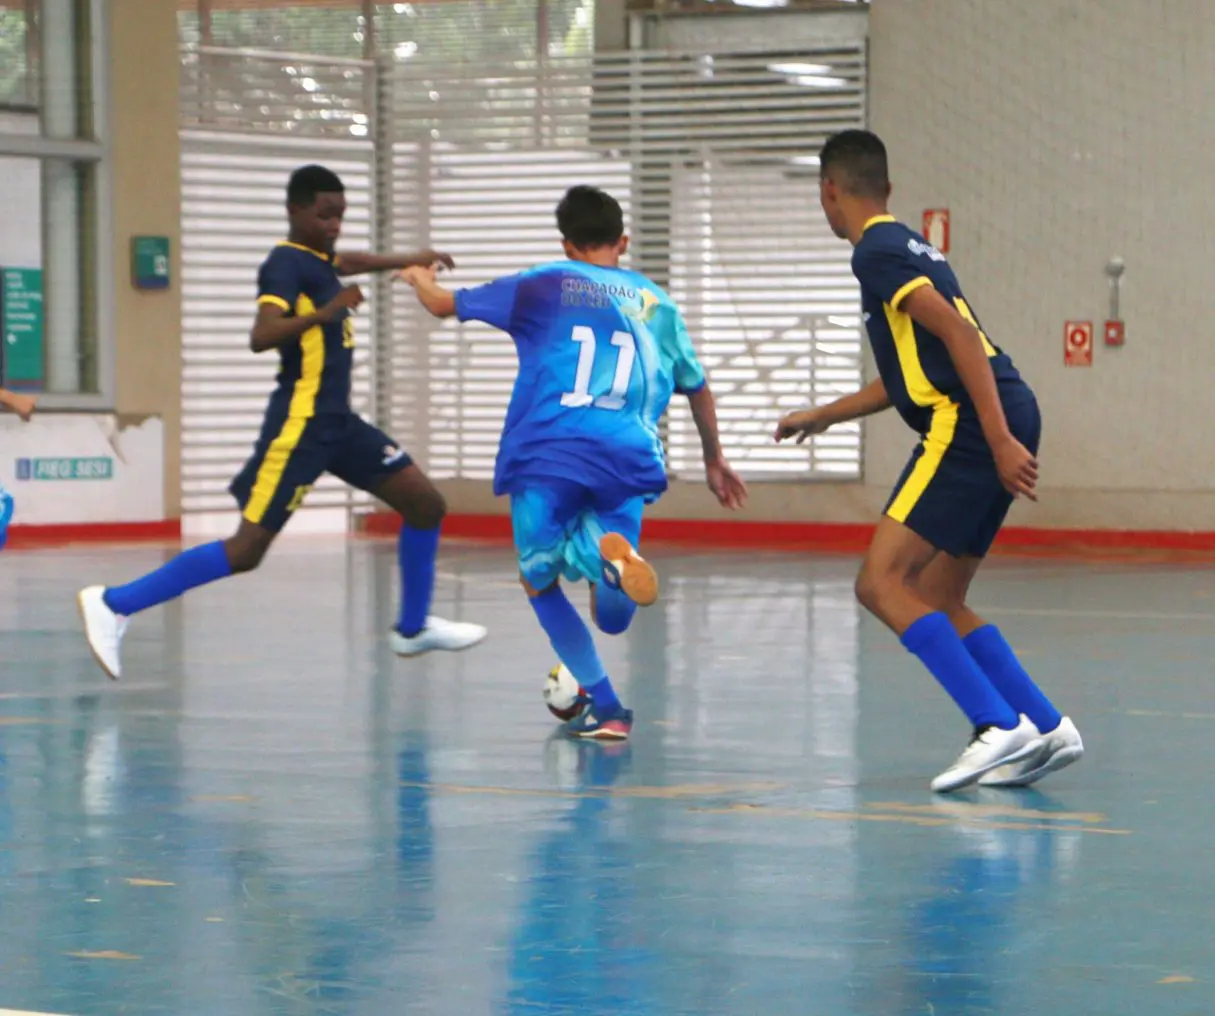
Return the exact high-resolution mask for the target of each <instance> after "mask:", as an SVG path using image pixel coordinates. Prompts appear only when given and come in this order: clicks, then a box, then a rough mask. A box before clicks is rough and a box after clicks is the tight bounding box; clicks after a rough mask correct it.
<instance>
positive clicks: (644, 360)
mask: <svg viewBox="0 0 1215 1016" xmlns="http://www.w3.org/2000/svg"><path fill="white" fill-rule="evenodd" d="M456 312H457V314H458V315H459V318H460V320H461V321H482V322H484V323H485V324H488V325H492V326H493V327H495V328H499V329H501V330H503V331H505V332H509V333H510V336H511V337H512V338H513V339H514V340H515V348H516V349H517V351H518V354H519V375H518V378H517V379H516V381H515V389H514V393H513V394H512V396H511V401H510V408H509V410H508V411H507V414H506V424H505V426H504V428H503V433H502V442H501V445H500V448H499V451H498V461H497V467H496V470H495V474H494V490H495V492H496V493H498V494H509V493H515V492H516V491H517V490H519V489H522V487H524V486H526V485H527V483H528V481H534V480H536V479H542V478H545V477H548V478H556V479H562V480H569V481H572V482H574V483H579V484H582V485H583V486H585V487H587V488H589V489H591V490H593V491H595V492H596V493H597V495H599V496H600V497H601V498H602V499H603V500H604V503H619V502H621V501H624V500H625V499H627V498H630V497H637V496H641V497H647V498H653V497H656V496H658V495H659V494H661V493H662V492H663V491H664V490H666V486H667V478H666V465H665V460H664V456H663V449H662V440H661V438H660V437H659V433H658V421H659V419H660V418H661V417H662V415H663V413H665V412H666V409H667V404H668V403H669V402H670V400H671V396H672V394H673V393H675V392H681V393H683V394H692V393H693V392H696V391H699V390H700V389H701V388H703V387H704V384H705V375H704V370H703V369H702V368H701V365H700V361H699V360H698V359H697V358H696V352H695V350H694V349H693V348H692V342H691V339H690V338H689V337H688V331H687V328H686V326H685V325H684V321H683V317H682V316H681V315H680V313H679V309H678V308H677V307H676V306H675V304H674V303H673V302H672V301H671V298H670V297H669V296H668V295H667V294H666V293H664V292H663V291H662V290H661V289H660V288H659V287H658V286H656V285H655V284H654V283H653V282H651V281H650V280H649V279H647V278H646V277H645V276H643V275H639V274H637V273H636V272H632V271H628V270H626V269H623V268H605V267H597V266H595V265H589V264H583V263H581V262H577V261H561V262H555V263H552V264H546V265H540V266H538V267H536V268H532V269H529V270H528V271H526V272H523V273H521V274H519V275H513V276H510V277H508V278H504V279H498V280H497V281H495V282H491V283H489V284H488V285H484V286H478V287H476V288H474V289H463V290H460V291H459V292H457V293H456Z"/></svg>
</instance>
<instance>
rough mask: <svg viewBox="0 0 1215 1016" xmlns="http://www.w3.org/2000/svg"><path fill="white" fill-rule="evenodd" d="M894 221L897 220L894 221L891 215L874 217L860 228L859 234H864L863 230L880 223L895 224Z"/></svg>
mask: <svg viewBox="0 0 1215 1016" xmlns="http://www.w3.org/2000/svg"><path fill="white" fill-rule="evenodd" d="M896 221H897V220H896V219H895V217H894V216H893V215H889V214H883V215H875V216H874V217H873V218H872V219H870V220H869V221H868V222H866V223H865V225H864V226H862V227H861V232H862V233H863V232H865V230H867V229H868V228H869V227H870V226H876V225H877V224H878V223H880V222H896Z"/></svg>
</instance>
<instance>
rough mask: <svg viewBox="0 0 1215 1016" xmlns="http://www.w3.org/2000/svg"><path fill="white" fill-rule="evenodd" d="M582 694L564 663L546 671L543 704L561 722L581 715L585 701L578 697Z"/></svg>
mask: <svg viewBox="0 0 1215 1016" xmlns="http://www.w3.org/2000/svg"><path fill="white" fill-rule="evenodd" d="M584 694H585V692H583V690H582V689H581V688H580V687H579V686H578V682H577V680H576V679H575V678H574V675H573V674H571V673H570V672H569V670H568V669H567V668H566V666H565V664H564V663H558V664H557V666H555V667H554V668H553V669H552V670H550V671H549V672H548V677H547V678H546V679H545V681H544V704H545V705H546V706H548V711H549V712H550V713H552V714H553V715H554V716H555V717H557V719H559V720H560V721H561V722H562V723H568V722H569V721H570V720H573V719H577V718H578V717H579V716H580V715H582V710H583V709H584V708H585V703H584V702H582V701H580V698H581V696H582V695H584Z"/></svg>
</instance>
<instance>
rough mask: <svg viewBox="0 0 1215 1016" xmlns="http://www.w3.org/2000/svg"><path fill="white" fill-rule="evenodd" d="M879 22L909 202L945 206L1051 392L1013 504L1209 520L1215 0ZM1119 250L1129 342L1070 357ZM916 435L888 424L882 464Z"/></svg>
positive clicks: (908, 213)
mask: <svg viewBox="0 0 1215 1016" xmlns="http://www.w3.org/2000/svg"><path fill="white" fill-rule="evenodd" d="M870 34H871V50H870V57H871V64H870V83H871V106H870V109H871V121H872V126H873V128H874V129H875V130H876V131H877V132H878V133H880V134H881V135H882V136H883V137H884V138H885V140H886V142H887V144H888V146H889V148H890V153H891V159H892V170H891V172H892V176H893V179H894V185H895V201H894V210H895V211H896V212H897V213H898V214H899V215H901V216H903V217H905V218H907V219H908V220H910V221H912V222H914V223H918V222H919V219H920V215H921V211H922V209H924V208H928V207H937V206H947V207H949V208H950V210H951V213H952V219H953V245H952V246H953V251H952V253H951V255H950V260H951V261H952V262H953V264H954V267H955V268H956V269H957V271H958V273H959V275H960V276H961V280H962V285H963V288H964V289H965V290H966V293H967V295H968V296H969V297H970V298H971V303H972V304H973V305H974V306H975V308H976V312H977V313H978V315H979V316H980V318H981V319H982V321H983V323H984V325H985V327H986V329H987V331H988V332H989V333H990V334H991V335H992V337H993V339H994V340H995V341H996V342H998V343H1001V344H1003V345H1004V346H1005V347H1006V348H1007V349H1008V351H1009V352H1010V353H1011V354H1012V355H1013V357H1014V359H1015V360H1016V361H1017V363H1018V364H1019V365H1020V367H1021V368H1022V371H1023V372H1024V373H1025V374H1026V375H1027V377H1028V378H1029V380H1030V382H1031V383H1032V384H1033V385H1034V387H1035V388H1036V389H1037V391H1038V393H1039V396H1040V399H1041V402H1042V405H1043V412H1044V419H1045V435H1044V441H1045V445H1044V450H1043V456H1042V460H1043V485H1044V488H1045V490H1044V496H1043V499H1042V502H1041V504H1040V505H1038V506H1036V507H1033V508H1030V509H1028V510H1025V511H1019V512H1018V513H1017V515H1016V516H1015V518H1016V519H1017V520H1018V521H1020V522H1022V523H1032V524H1035V525H1051V526H1056V525H1058V526H1101V527H1118V528H1158V527H1161V528H1163V527H1168V528H1183V529H1184V528H1197V529H1211V528H1215V448H1213V447H1212V441H1211V436H1210V422H1211V420H1212V415H1213V414H1212V409H1211V405H1210V394H1209V393H1210V385H1211V378H1212V377H1215V336H1213V335H1212V334H1210V332H1211V325H1210V322H1211V320H1212V312H1213V311H1215V295H1213V294H1215V288H1213V287H1212V285H1211V282H1210V272H1211V269H1210V264H1211V253H1212V250H1213V249H1215V248H1213V246H1212V243H1211V229H1212V224H1213V222H1215V207H1213V205H1212V198H1211V194H1210V188H1209V187H1207V186H1206V181H1207V180H1209V179H1210V178H1211V176H1212V173H1215V141H1213V140H1212V139H1213V138H1215V131H1213V130H1212V126H1213V123H1212V114H1211V112H1210V109H1211V98H1212V96H1215V60H1213V59H1212V58H1211V53H1212V52H1213V47H1215V9H1213V7H1212V4H1211V3H1210V0H1029V2H1026V3H1019V4H1013V3H995V2H992V0H880V2H878V3H875V4H874V5H873V9H872V13H871V23H870ZM1113 255H1120V256H1122V257H1124V258H1125V260H1126V274H1125V276H1124V277H1123V301H1122V312H1123V316H1124V317H1125V319H1126V322H1127V345H1126V347H1125V348H1123V349H1120V350H1109V349H1105V348H1103V347H1101V346H1100V345H1099V346H1098V348H1097V350H1096V356H1095V364H1094V366H1093V367H1092V368H1091V369H1080V368H1071V369H1067V368H1064V366H1063V323H1064V321H1065V320H1068V319H1080V320H1091V321H1093V322H1094V323H1095V325H1096V327H1097V328H1098V329H1099V328H1100V327H1101V323H1102V322H1103V321H1104V319H1105V317H1106V309H1107V292H1108V290H1107V283H1106V279H1105V276H1104V274H1103V268H1104V265H1105V263H1106V261H1107V260H1108V259H1109V258H1110V257H1111V256H1113ZM1098 342H1100V337H1099V336H1098ZM902 444H903V442H900V441H897V440H894V439H893V437H892V436H891V435H890V433H889V432H888V430H887V429H886V428H882V429H880V430H877V431H876V432H875V433H874V434H873V437H872V439H871V442H870V447H869V452H868V459H867V468H868V470H869V473H870V475H871V476H873V477H874V478H875V479H876V478H877V477H879V476H880V477H883V478H885V477H888V476H890V475H891V474H893V473H894V471H895V470H896V469H897V467H898V465H899V463H900V462H901V460H902V456H903V453H904V451H905V449H904V448H903V447H902Z"/></svg>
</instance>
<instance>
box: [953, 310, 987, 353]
mask: <svg viewBox="0 0 1215 1016" xmlns="http://www.w3.org/2000/svg"><path fill="white" fill-rule="evenodd" d="M953 305H954V306H955V307H957V308H958V313H959V314H961V315H962V317H964V318H965V319H966V320H967V321H968V322H969V323H970V324H972V325H973V326H974V330H975V331H976V332H978V333H979V338H980V339H982V340H983V352H985V353H986V354H987V358H988V359H989V360H990V359H991V358H992V357H993V356H996V355H997V353H996V347H995V346H993V345H992V344H991V342H990V341H989V340H988V338H987V335H986V334H985V333H984V331H983V329H982V328H980V327H979V322H978V321H976V320H975V316H974V314H973V313H972V312H971V310H970V307H969V305H968V304H967V303H966V301H965V300H963V299H962V298H961V297H960V296H955V297H954V298H953Z"/></svg>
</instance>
